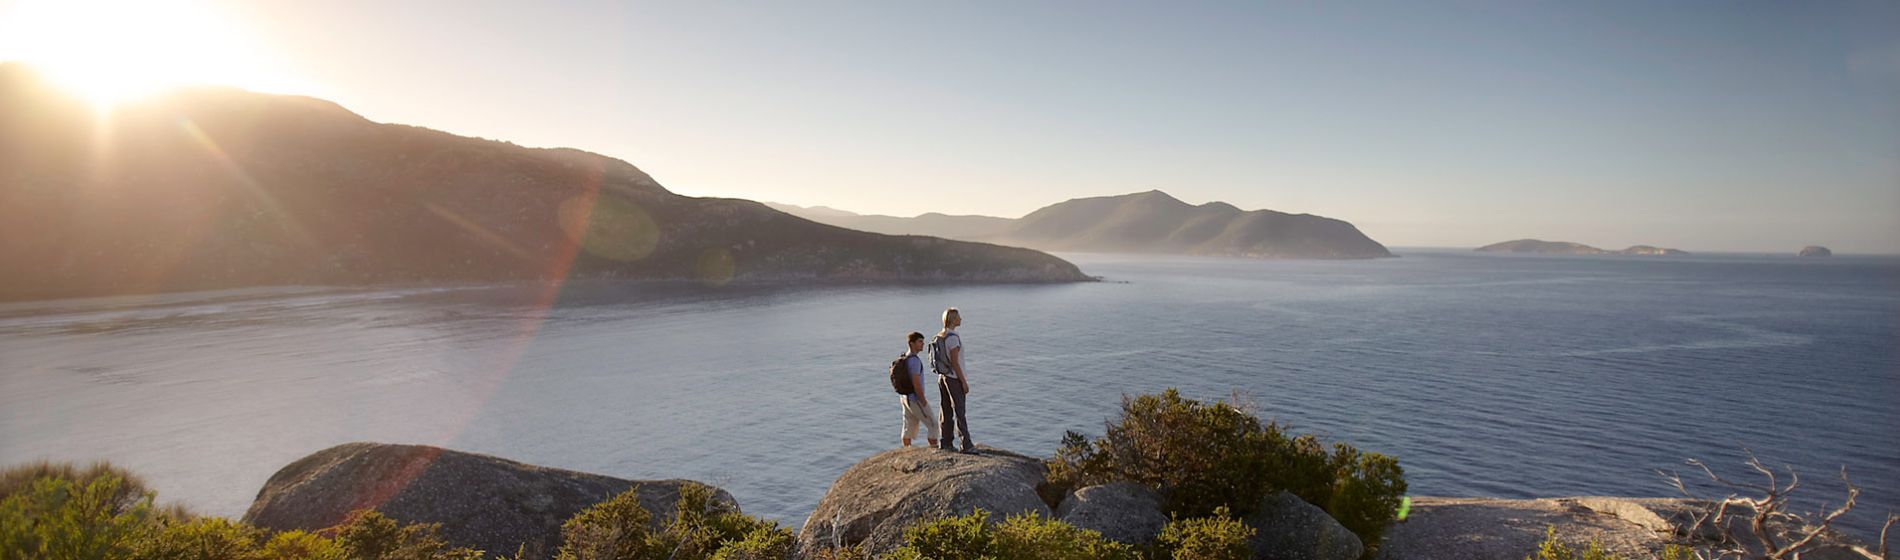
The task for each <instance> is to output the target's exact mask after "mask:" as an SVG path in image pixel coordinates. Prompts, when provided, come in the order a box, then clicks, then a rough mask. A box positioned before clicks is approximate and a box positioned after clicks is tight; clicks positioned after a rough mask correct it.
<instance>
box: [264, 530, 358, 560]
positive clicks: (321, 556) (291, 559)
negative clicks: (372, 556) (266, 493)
mask: <svg viewBox="0 0 1900 560" xmlns="http://www.w3.org/2000/svg"><path fill="white" fill-rule="evenodd" d="M258 552H259V554H258V557H260V558H263V559H264V560H344V556H343V547H342V545H338V544H337V543H336V541H333V540H330V539H326V538H323V537H320V536H317V535H313V534H310V533H306V532H303V531H284V532H282V533H278V534H275V535H271V537H270V540H269V541H265V542H264V548H263V550H260V551H258Z"/></svg>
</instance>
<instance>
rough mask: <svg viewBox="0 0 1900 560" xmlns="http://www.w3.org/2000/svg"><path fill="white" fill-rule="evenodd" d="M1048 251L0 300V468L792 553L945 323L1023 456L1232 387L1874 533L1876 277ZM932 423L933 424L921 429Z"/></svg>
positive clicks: (1491, 461) (1271, 402) (980, 403)
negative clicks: (694, 507)
mask: <svg viewBox="0 0 1900 560" xmlns="http://www.w3.org/2000/svg"><path fill="white" fill-rule="evenodd" d="M1398 252H1399V253H1400V254H1401V255H1403V257H1404V258H1399V259H1384V260H1375V261H1348V262H1337V261H1252V260H1226V259H1203V258H1186V257H1168V258H1152V257H1132V256H1115V255H1064V256H1065V257H1067V258H1070V259H1071V260H1073V261H1074V262H1076V263H1077V264H1080V265H1081V266H1082V267H1083V269H1084V270H1086V271H1088V272H1089V273H1091V274H1096V275H1101V276H1104V277H1105V278H1106V279H1107V280H1109V282H1103V283H1094V284H1071V285H1049V286H881V287H859V286H845V287H818V288H810V287H807V288H798V287H757V286H743V287H742V286H727V287H722V288H710V287H700V286H683V285H654V284H630V285H611V284H589V283H570V284H568V285H567V286H564V287H562V288H561V290H560V296H559V299H558V302H557V303H555V304H554V305H552V306H542V305H537V304H536V303H535V302H536V301H537V298H538V296H540V295H541V294H543V293H545V292H546V287H543V286H517V287H466V288H455V289H448V288H430V289H407V290H374V291H337V290H322V289H296V288H286V289H265V290H247V291H237V292H221V293H213V294H188V295H174V296H158V297H156V298H130V299H116V300H83V301H60V302H30V303H16V304H7V305H4V306H0V419H4V420H3V421H0V462H5V463H17V462H20V461H26V460H32V459H37V458H52V459H58V460H79V461H83V460H90V459H110V460H112V461H114V462H117V463H120V464H122V465H124V466H127V467H129V468H131V469H132V470H133V471H135V472H138V473H140V474H142V475H144V476H145V477H147V478H148V479H149V480H150V481H151V482H152V483H153V486H154V487H155V488H156V489H157V490H158V491H159V492H160V499H161V501H173V500H176V501H183V502H185V503H187V504H189V505H191V506H193V507H195V508H197V509H199V510H201V511H204V512H206V513H211V514H219V515H229V516H237V515H241V514H242V513H243V511H244V509H245V508H246V507H247V506H248V505H249V503H250V500H251V498H252V497H253V496H254V495H255V493H256V492H257V490H258V488H260V487H261V486H262V485H263V483H264V481H265V479H266V478H268V477H269V476H270V474H271V473H272V472H274V471H275V470H276V469H277V468H279V467H281V466H283V465H284V464H286V463H288V462H290V461H292V460H294V459H296V458H298V457H301V456H303V455H305V454H308V453H310V452H314V451H316V450H318V449H321V448H324V447H327V446H330V445H334V444H338V443H344V442H349V441H381V442H397V443H427V444H434V445H443V446H446V447H451V448H455V449H461V450H467V451H475V452H482V453H490V454H495V455H499V456H502V457H505V458H508V459H513V460H517V461H522V462H526V463H531V464H538V465H547V466H554V467H562V468H570V469H576V470H581V471H587V472H595V473H601V474H606V475H611V476H618V477H623V478H635V479H641V478H676V477H678V478H694V479H699V480H704V481H708V482H712V483H715V484H718V485H720V486H722V487H724V488H726V489H727V490H730V491H731V492H732V493H733V494H734V495H735V496H737V498H738V499H739V501H740V504H741V506H742V507H743V508H744V509H745V510H746V511H747V512H749V513H754V514H763V515H766V516H768V517H772V518H776V519H779V520H781V521H783V522H785V523H787V524H791V525H797V524H800V523H802V522H803V520H804V517H805V516H806V515H807V514H808V513H809V512H810V511H811V509H812V508H813V507H814V506H815V505H816V504H817V502H818V500H819V498H820V497H822V495H823V494H824V492H825V490H826V488H827V487H828V486H829V485H830V483H831V482H832V480H833V479H835V478H836V477H837V476H838V474H840V473H841V472H842V471H843V470H844V469H845V468H846V467H848V466H850V465H851V464H853V463H855V462H857V461H858V460H860V459H862V458H864V457H866V456H869V455H870V454H872V453H875V452H877V451H879V450H883V449H887V448H890V447H892V446H894V445H896V439H897V430H898V427H899V426H898V419H899V415H898V410H897V403H896V402H895V401H896V397H895V396H894V395H892V394H891V393H890V392H889V391H890V389H889V386H888V384H887V383H886V381H885V380H884V379H883V376H884V372H883V369H884V367H885V365H886V363H888V361H889V360H890V359H891V358H892V357H894V356H895V355H896V354H897V353H898V352H900V351H901V350H902V335H903V334H904V333H906V332H909V331H911V330H918V331H924V332H926V333H928V332H932V331H934V326H935V321H936V315H937V313H939V312H940V311H941V310H942V309H943V307H945V306H949V305H954V306H958V307H960V308H961V309H962V310H963V311H964V315H965V319H966V325H965V327H964V329H962V331H963V333H964V335H965V338H966V340H967V344H968V348H969V350H968V352H969V356H968V360H969V365H970V368H971V374H972V375H971V376H972V385H973V387H972V393H971V418H970V422H971V427H972V428H973V430H974V432H975V434H976V436H977V440H978V441H979V442H981V443H985V444H989V445H993V446H998V447H1003V448H1007V449H1012V450H1016V451H1019V452H1023V453H1027V454H1031V455H1046V454H1047V453H1049V452H1051V451H1052V450H1053V449H1054V448H1055V446H1056V445H1057V443H1058V441H1059V440H1060V438H1061V436H1062V433H1063V432H1064V431H1065V430H1077V431H1081V432H1084V433H1087V434H1091V435H1096V434H1099V433H1100V431H1101V423H1102V420H1103V419H1105V418H1106V417H1108V416H1110V415H1112V414H1114V413H1115V411H1116V407H1117V402H1118V399H1119V398H1120V396H1121V395H1123V394H1136V393H1145V392H1154V391H1159V390H1161V389H1164V388H1167V387H1179V388H1181V389H1182V390H1183V391H1184V392H1185V393H1187V394H1188V395H1190V396H1193V397H1197V398H1218V397H1222V396H1226V395H1228V394H1229V393H1230V392H1232V391H1235V390H1238V391H1242V392H1244V393H1246V394H1247V395H1249V396H1250V397H1251V399H1252V400H1254V401H1255V402H1257V403H1258V405H1259V406H1260V407H1261V409H1262V411H1263V414H1264V415H1266V416H1269V417H1274V418H1278V419H1280V420H1282V421H1285V422H1288V423H1291V424H1292V425H1293V426H1294V427H1295V429H1296V431H1309V432H1315V433H1319V434H1322V435H1323V436H1325V437H1326V438H1327V439H1328V440H1344V441H1349V442H1352V443H1354V444H1356V445H1358V446H1359V447H1361V448H1362V449H1367V450H1372V451H1378V452H1382V453H1386V454H1390V455H1393V456H1396V457H1398V458H1399V460H1400V463H1401V465H1402V466H1404V468H1405V469H1406V478H1407V480H1408V482H1409V483H1410V484H1411V494H1412V495H1421V496H1497V497H1552V496H1569V495H1634V496H1666V495H1670V494H1671V492H1672V489H1671V488H1670V487H1668V486H1667V485H1666V484H1665V483H1664V482H1663V481H1662V480H1661V479H1659V478H1658V477H1657V476H1656V475H1655V474H1654V472H1653V471H1654V469H1658V468H1664V469H1675V468H1678V467H1679V465H1680V461H1681V459H1683V458H1688V457H1697V458H1703V459H1706V460H1708V461H1709V462H1710V463H1711V464H1712V465H1714V466H1715V467H1716V468H1717V469H1719V470H1720V471H1721V472H1723V473H1724V474H1725V475H1731V476H1736V477H1742V476H1745V475H1747V474H1748V473H1746V472H1745V471H1744V467H1742V466H1741V465H1740V463H1739V451H1738V447H1740V446H1747V447H1749V448H1752V449H1754V450H1756V451H1757V452H1758V453H1759V454H1760V455H1761V456H1762V458H1763V459H1764V460H1765V461H1766V462H1768V463H1770V464H1775V465H1780V464H1790V465H1792V466H1794V467H1795V468H1796V469H1797V470H1799V471H1800V472H1802V473H1803V480H1804V490H1803V491H1802V495H1804V496H1806V497H1807V498H1808V499H1809V500H1810V501H1809V502H1805V503H1802V504H1799V505H1800V506H1801V508H1800V509H1812V508H1813V507H1814V506H1815V504H1814V503H1813V502H1814V501H1818V500H1823V499H1825V500H1828V501H1829V502H1830V503H1837V502H1838V501H1839V499H1840V498H1841V497H1842V494H1841V488H1840V486H1839V483H1838V479H1837V478H1835V475H1836V474H1837V471H1838V469H1839V467H1840V466H1842V465H1845V466H1846V467H1847V469H1848V471H1849V474H1850V475H1851V476H1852V477H1853V479H1854V481H1855V482H1856V483H1857V484H1858V485H1860V486H1861V487H1862V488H1863V489H1864V490H1865V493H1864V494H1863V496H1862V499H1861V505H1860V507H1859V508H1858V509H1857V512H1856V514H1854V515H1851V516H1850V517H1849V519H1848V521H1849V526H1850V527H1851V528H1853V529H1855V530H1857V531H1858V532H1860V533H1862V534H1867V533H1871V532H1872V531H1873V530H1874V528H1877V524H1875V523H1874V520H1875V519H1877V518H1878V517H1879V516H1881V515H1882V514H1884V512H1886V511H1888V510H1894V509H1900V445H1896V443H1897V442H1896V440H1895V436H1894V434H1900V410H1897V409H1896V408H1895V407H1894V406H1893V403H1894V402H1895V401H1896V399H1900V355H1897V354H1896V341H1900V259H1895V258H1865V257H1837V258H1834V259H1831V260H1795V259H1793V258H1791V257H1783V256H1774V257H1767V256H1763V257H1745V256H1695V257H1687V258H1669V259H1645V258H1629V257H1622V258H1615V257H1609V258H1589V257H1516V256H1497V255H1477V254H1470V253H1467V252H1462V251H1458V252H1452V251H1420V250H1414V251H1405V250H1401V251H1398ZM933 404H934V402H933Z"/></svg>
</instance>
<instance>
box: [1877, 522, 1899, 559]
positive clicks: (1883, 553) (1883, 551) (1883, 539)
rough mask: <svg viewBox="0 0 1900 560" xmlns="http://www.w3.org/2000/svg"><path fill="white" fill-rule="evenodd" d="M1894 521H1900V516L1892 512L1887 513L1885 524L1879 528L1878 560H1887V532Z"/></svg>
mask: <svg viewBox="0 0 1900 560" xmlns="http://www.w3.org/2000/svg"><path fill="white" fill-rule="evenodd" d="M1895 521H1900V515H1896V514H1894V513H1893V512H1887V523H1886V524H1883V525H1881V526H1880V560H1887V558H1888V556H1887V530H1888V529H1892V528H1893V524H1894V522H1895Z"/></svg>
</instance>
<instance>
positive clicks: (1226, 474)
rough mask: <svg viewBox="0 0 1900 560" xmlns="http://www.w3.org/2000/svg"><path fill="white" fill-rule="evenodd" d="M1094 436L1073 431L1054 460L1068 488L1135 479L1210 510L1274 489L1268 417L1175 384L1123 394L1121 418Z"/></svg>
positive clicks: (1052, 467)
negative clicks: (1192, 394)
mask: <svg viewBox="0 0 1900 560" xmlns="http://www.w3.org/2000/svg"><path fill="white" fill-rule="evenodd" d="M1106 432H1107V433H1106V434H1105V435H1104V436H1103V437H1101V438H1099V439H1096V440H1095V441H1093V442H1089V441H1088V440H1087V438H1086V437H1084V436H1082V435H1081V434H1077V433H1074V432H1070V433H1069V434H1067V435H1066V436H1065V437H1064V438H1063V447H1062V449H1061V450H1059V451H1058V452H1057V454H1056V458H1055V459H1053V460H1051V461H1049V462H1048V466H1049V472H1050V474H1049V480H1050V482H1051V485H1052V486H1055V487H1059V488H1061V490H1062V491H1064V492H1066V491H1068V490H1073V489H1075V488H1081V487H1085V486H1092V485H1096V484H1104V483H1108V482H1115V481H1122V480H1125V481H1131V482H1136V483H1140V484H1144V485H1147V486H1149V487H1152V488H1155V489H1157V490H1160V491H1161V494H1162V499H1163V503H1162V507H1163V508H1164V509H1166V510H1167V511H1168V512H1170V513H1173V514H1177V515H1181V516H1184V517H1205V516H1207V515H1210V514H1212V513H1213V512H1214V509H1215V508H1218V507H1222V506H1226V507H1228V508H1229V509H1231V510H1233V511H1237V512H1241V513H1242V514H1243V515H1244V514H1245V513H1246V512H1249V511H1251V510H1252V509H1253V508H1254V507H1255V506H1256V505H1258V504H1259V503H1260V500H1261V499H1262V498H1265V497H1266V495H1267V490H1268V485H1267V479H1266V476H1267V473H1268V471H1269V468H1270V467H1271V466H1272V464H1271V461H1270V456H1269V455H1268V453H1267V452H1268V451H1269V449H1270V448H1269V446H1268V445H1267V433H1266V429H1264V428H1263V427H1262V426H1261V424H1260V420H1259V419H1257V418H1254V416H1253V415H1252V414H1248V413H1247V412H1245V411H1243V410H1241V409H1240V408H1238V407H1236V406H1233V405H1231V404H1229V403H1226V402H1218V401H1217V402H1213V403H1202V402H1200V401H1196V400H1193V399H1187V398H1182V397H1181V394H1180V392H1178V391H1176V390H1174V389H1168V390H1167V391H1166V392H1163V393H1162V394H1160V395H1142V396H1139V397H1132V398H1130V397H1123V398H1122V415H1121V420H1120V421H1119V422H1113V423H1109V424H1108V425H1107V429H1106Z"/></svg>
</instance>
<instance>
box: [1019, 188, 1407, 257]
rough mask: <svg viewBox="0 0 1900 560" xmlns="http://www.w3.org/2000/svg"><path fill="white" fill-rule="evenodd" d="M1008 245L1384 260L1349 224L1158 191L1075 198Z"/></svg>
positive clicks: (1023, 222) (1030, 222) (1047, 211)
mask: <svg viewBox="0 0 1900 560" xmlns="http://www.w3.org/2000/svg"><path fill="white" fill-rule="evenodd" d="M1004 238H1005V240H1007V241H1008V242H1014V243H1021V244H1023V245H1026V246H1029V247H1036V248H1039V249H1044V250H1050V251H1103V252H1123V253H1175V254H1189V255H1218V256H1238V257H1264V258H1323V259H1353V258H1375V257H1390V256H1392V253H1391V252H1388V251H1387V250H1386V248H1385V246H1384V245H1380V244H1379V242H1377V241H1373V240H1372V239H1371V238H1369V237H1366V235H1365V234H1364V233H1360V232H1359V228H1356V227H1353V225H1352V224H1349V223H1346V222H1343V221H1340V220H1335V219H1332V218H1325V217H1320V216H1314V215H1311V214H1287V213H1285V212H1275V211H1272V210H1250V211H1249V210H1241V209H1239V208H1235V207H1234V206H1233V205H1231V204H1227V203H1225V202H1209V203H1206V204H1201V205H1199V206H1195V205H1190V204H1188V203H1186V202H1182V201H1181V200H1180V199H1177V198H1174V197H1173V196H1169V195H1168V193H1164V192H1161V191H1158V190H1156V191H1148V192H1144V193H1136V194H1127V195H1121V196H1104V197H1095V198H1080V199H1075V200H1070V201H1067V202H1063V203H1060V204H1055V205H1052V206H1049V207H1046V208H1043V209H1041V210H1037V211H1035V212H1031V213H1029V215H1027V216H1023V217H1022V219H1020V220H1017V222H1016V224H1015V226H1014V227H1012V228H1011V229H1010V231H1009V232H1008V233H1007V234H1005V236H1004Z"/></svg>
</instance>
